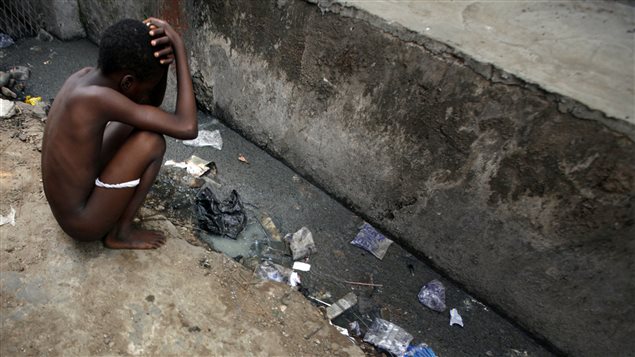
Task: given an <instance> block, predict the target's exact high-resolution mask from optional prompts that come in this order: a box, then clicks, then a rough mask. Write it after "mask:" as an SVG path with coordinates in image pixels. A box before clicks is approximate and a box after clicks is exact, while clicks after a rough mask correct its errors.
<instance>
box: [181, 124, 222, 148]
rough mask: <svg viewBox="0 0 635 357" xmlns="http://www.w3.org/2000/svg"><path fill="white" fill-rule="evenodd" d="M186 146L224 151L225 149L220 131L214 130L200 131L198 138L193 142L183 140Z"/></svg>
mask: <svg viewBox="0 0 635 357" xmlns="http://www.w3.org/2000/svg"><path fill="white" fill-rule="evenodd" d="M183 144H184V145H188V146H196V147H203V146H211V147H213V148H215V149H218V150H222V149H223V138H222V137H221V136H220V131H219V130H218V129H217V130H214V131H209V130H199V132H198V136H197V137H196V138H195V139H192V140H183Z"/></svg>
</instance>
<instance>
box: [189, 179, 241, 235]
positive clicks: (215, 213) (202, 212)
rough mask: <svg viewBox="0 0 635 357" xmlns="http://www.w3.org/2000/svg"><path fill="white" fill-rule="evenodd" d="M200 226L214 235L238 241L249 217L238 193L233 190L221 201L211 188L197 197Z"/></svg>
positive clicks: (200, 192) (203, 190)
mask: <svg viewBox="0 0 635 357" xmlns="http://www.w3.org/2000/svg"><path fill="white" fill-rule="evenodd" d="M196 215H197V219H198V226H199V227H200V228H201V229H203V230H205V231H206V232H210V233H212V234H217V235H222V236H226V237H228V238H231V239H236V237H237V236H238V234H239V233H240V232H241V231H242V230H243V228H245V225H246V224H247V215H246V214H245V209H244V207H243V204H242V203H241V202H240V196H239V195H238V192H236V191H235V190H232V192H231V194H230V195H229V197H228V198H227V199H225V200H224V201H219V200H218V199H217V198H216V195H214V192H212V190H211V189H210V188H209V187H205V188H203V189H201V190H200V191H199V192H198V194H197V195H196Z"/></svg>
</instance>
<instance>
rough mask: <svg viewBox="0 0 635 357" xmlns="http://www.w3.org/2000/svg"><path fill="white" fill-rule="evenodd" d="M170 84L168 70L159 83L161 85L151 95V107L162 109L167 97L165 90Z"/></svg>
mask: <svg viewBox="0 0 635 357" xmlns="http://www.w3.org/2000/svg"><path fill="white" fill-rule="evenodd" d="M167 84H168V68H166V69H165V73H163V77H161V80H160V81H159V84H157V86H156V87H155V88H154V90H153V91H152V94H150V103H148V104H150V105H152V106H155V107H160V106H161V104H162V103H163V98H164V97H165V89H166V87H167Z"/></svg>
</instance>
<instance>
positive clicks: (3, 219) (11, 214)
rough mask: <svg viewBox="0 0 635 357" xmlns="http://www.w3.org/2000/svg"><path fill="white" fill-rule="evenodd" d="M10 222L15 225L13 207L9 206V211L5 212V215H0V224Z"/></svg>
mask: <svg viewBox="0 0 635 357" xmlns="http://www.w3.org/2000/svg"><path fill="white" fill-rule="evenodd" d="M7 223H8V224H10V225H12V226H15V208H13V207H11V211H9V213H7V215H5V216H2V215H0V226H4V225H5V224H7Z"/></svg>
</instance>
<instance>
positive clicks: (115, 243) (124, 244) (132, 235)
mask: <svg viewBox="0 0 635 357" xmlns="http://www.w3.org/2000/svg"><path fill="white" fill-rule="evenodd" d="M163 244H165V236H164V235H163V233H161V232H157V231H147V230H141V229H132V230H131V231H130V232H129V233H128V234H126V235H122V234H117V232H114V231H113V232H110V233H109V234H108V235H107V236H106V238H104V245H105V246H106V247H108V248H110V249H156V248H159V247H160V246H162V245H163Z"/></svg>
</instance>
